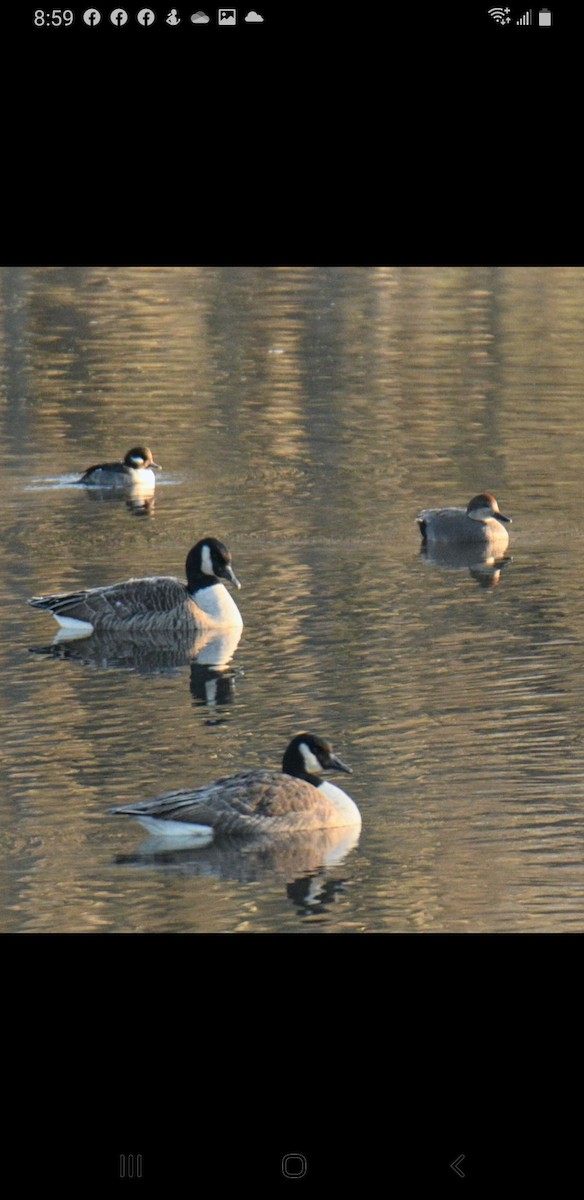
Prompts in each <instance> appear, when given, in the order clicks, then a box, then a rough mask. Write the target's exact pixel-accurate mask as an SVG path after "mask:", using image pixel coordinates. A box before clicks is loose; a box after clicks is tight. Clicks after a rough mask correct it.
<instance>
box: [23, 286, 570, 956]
mask: <svg viewBox="0 0 584 1200" xmlns="http://www.w3.org/2000/svg"><path fill="white" fill-rule="evenodd" d="M583 326H584V270H582V269H580V268H544V267H542V268H505V269H494V268H428V269H421V268H410V269H407V268H399V269H393V268H390V267H383V268H347V269H344V268H305V269H300V268H281V269H280V268H247V269H242V268H237V269H229V268H225V267H223V268H200V269H196V268H190V267H189V268H177V267H172V268H164V267H156V268H154V267H153V268H139V267H131V268H122V267H118V268H111V269H107V268H105V267H96V268H69V269H59V268H36V269H33V268H26V269H14V268H13V269H4V270H2V272H0V414H1V417H0V419H1V428H2V445H3V450H4V466H3V530H2V533H3V536H2V543H1V547H0V604H1V608H2V617H3V637H2V641H1V643H0V666H1V671H0V680H1V682H0V686H1V688H2V699H3V703H2V726H3V729H2V743H1V744H2V756H3V766H2V774H3V787H2V797H1V801H0V845H1V873H2V897H3V898H2V910H1V914H0V927H1V928H2V930H4V931H6V932H18V933H26V932H42V933H49V932H51V933H52V932H83V933H87V932H115V933H128V932H130V933H138V932H204V933H219V932H235V931H244V932H249V933H254V932H256V933H259V932H269V933H274V932H295V933H298V932H305V933H326V932H329V933H337V932H352V933H368V932H375V933H379V932H410V933H412V932H420V933H433V932H447V931H448V932H491V931H506V932H528V931H529V932H532V931H533V932H560V931H570V930H571V931H576V930H582V929H584V865H583V861H584V855H583V846H584V786H583V785H584V745H583V733H582V731H583V729H584V669H583V667H584V661H583V660H584V651H583V638H582V629H583V619H584V588H583V567H582V559H583V553H582V551H583V548H584V527H583V523H582V452H583V448H584V405H583V404H582V395H583V393H584V349H583V347H584V328H583ZM140 443H143V444H146V445H148V446H150V447H151V448H152V451H153V454H154V457H155V459H156V461H157V462H159V463H160V464H161V466H162V471H161V472H160V473H159V477H158V480H157V488H156V493H155V499H154V501H152V499H151V498H148V499H147V500H146V501H142V500H141V498H138V499H137V500H134V502H132V501H130V502H128V503H127V502H126V500H125V499H123V498H122V499H119V498H114V499H111V498H110V499H107V498H105V497H104V496H103V495H96V496H91V495H88V494H87V493H86V491H85V490H84V489H80V488H77V487H75V486H73V482H72V481H73V480H74V479H76V478H77V477H78V476H79V474H80V473H82V471H83V470H85V468H86V467H88V466H89V465H91V464H93V463H95V462H99V461H104V460H111V459H116V458H121V457H123V455H124V454H125V453H126V451H127V450H128V448H129V447H130V446H134V445H137V444H140ZM485 489H487V490H490V491H491V492H493V493H494V494H495V495H496V497H497V499H498V500H499V503H500V505H501V509H502V511H503V512H505V513H507V514H508V515H510V516H511V517H512V518H513V524H512V525H511V526H510V546H509V550H508V552H507V555H506V556H505V561H503V562H502V563H500V564H498V565H493V564H489V563H487V564H485V563H479V564H476V563H473V562H472V561H471V562H468V561H462V562H456V561H444V560H442V561H435V560H433V559H431V558H428V557H427V556H424V555H423V554H421V553H420V538H419V533H418V529H417V526H416V522H415V518H416V515H417V513H418V512H419V510H420V509H421V508H422V507H428V506H434V505H444V504H464V505H465V504H466V503H467V502H468V500H469V499H470V498H471V497H472V496H473V495H475V494H476V493H477V492H479V491H483V490H485ZM206 534H214V535H216V536H218V537H221V538H222V539H223V540H224V541H226V543H227V544H228V546H229V547H230V549H231V551H232V554H233V564H234V569H235V572H236V574H237V576H238V578H239V579H240V581H241V584H242V587H241V591H240V592H238V593H237V604H238V606H239V608H240V610H241V613H242V616H243V621H244V629H243V633H242V635H241V639H240V641H239V643H238V644H237V645H235V646H232V647H229V648H227V651H226V653H225V655H224V661H223V662H222V663H221V666H220V667H218V666H217V662H216V660H213V659H212V656H211V659H210V660H207V661H205V658H204V656H197V657H194V658H193V656H192V655H191V654H190V653H189V652H188V651H187V652H185V649H184V648H183V647H180V646H179V647H176V646H168V645H162V646H153V645H145V646H140V647H132V646H126V645H122V646H120V645H119V644H118V645H113V646H112V645H108V644H104V643H103V642H95V641H94V639H93V638H90V639H83V640H81V641H75V642H71V641H68V642H61V643H57V644H55V643H54V637H55V634H56V632H57V626H56V624H55V622H54V621H53V619H52V618H51V617H50V615H49V614H47V613H43V612H38V611H35V610H33V609H31V608H29V607H28V606H27V599H28V598H29V597H30V596H33V595H35V594H36V595H38V594H41V593H46V592H54V591H67V590H74V589H77V588H79V587H82V586H94V585H98V584H105V583H111V582H114V581H116V580H121V579H126V578H129V577H131V576H141V575H150V574H153V575H159V574H171V575H177V576H179V577H181V578H183V577H184V561H185V558H186V554H187V552H188V550H189V549H190V548H191V546H192V545H193V544H194V543H195V542H196V541H197V540H198V539H199V538H200V537H202V536H204V535H206ZM301 729H309V730H314V731H315V732H319V733H321V734H323V735H324V736H326V737H328V738H329V739H330V740H331V741H332V743H333V745H334V747H335V750H336V751H337V752H338V753H339V754H340V756H341V757H342V758H343V759H344V760H345V761H347V762H348V763H349V764H350V765H351V767H352V768H353V774H352V776H351V777H350V780H349V777H348V776H343V777H342V780H343V786H345V787H346V788H347V790H348V791H350V794H351V795H352V796H353V798H354V800H355V801H356V803H357V804H358V806H359V808H360V810H361V813H362V817H363V827H362V830H361V833H360V836H358V837H357V836H355V837H352V838H351V837H347V838H346V841H342V840H341V842H340V843H339V844H336V845H335V846H334V847H331V845H328V844H327V845H323V842H322V839H320V840H316V841H315V840H314V839H309V840H307V841H303V840H302V839H301V840H300V844H298V845H294V846H290V845H288V844H276V845H274V846H273V847H271V848H270V851H269V852H266V851H264V852H263V853H262V854H254V853H253V852H249V853H238V852H233V850H230V851H222V850H221V848H220V847H217V846H212V847H208V848H207V849H206V850H196V849H192V848H182V849H181V848H176V847H174V848H170V847H169V848H168V849H166V850H164V849H160V847H157V846H156V845H152V840H151V839H148V837H147V835H146V832H145V830H143V829H142V828H141V827H140V826H139V825H138V824H137V823H136V822H134V821H132V820H130V819H128V818H120V817H118V818H116V817H112V816H110V815H109V814H108V812H107V810H108V808H109V807H110V806H111V805H114V804H118V803H121V802H127V803H132V802H137V801H138V800H141V799H149V798H154V797H155V796H157V795H159V794H160V793H162V792H164V791H168V790H171V789H174V788H179V787H187V786H192V787H198V786H202V785H203V784H205V783H207V782H211V781H213V780H214V779H216V778H219V777H220V776H223V775H227V774H231V773H234V772H236V771H239V770H241V769H249V768H252V767H255V766H258V767H259V766H268V767H275V768H279V766H280V763H281V757H282V753H283V750H284V748H285V746H286V745H287V743H288V741H289V740H290V738H291V737H292V736H293V734H294V733H296V732H298V731H299V730H301ZM338 778H339V777H337V779H338Z"/></svg>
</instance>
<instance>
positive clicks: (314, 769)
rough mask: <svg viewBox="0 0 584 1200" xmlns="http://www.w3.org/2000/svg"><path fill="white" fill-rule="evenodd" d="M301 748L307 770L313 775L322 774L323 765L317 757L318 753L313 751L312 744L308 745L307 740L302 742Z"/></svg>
mask: <svg viewBox="0 0 584 1200" xmlns="http://www.w3.org/2000/svg"><path fill="white" fill-rule="evenodd" d="M299 750H300V753H301V755H302V758H303V761H304V769H305V771H308V772H309V774H311V775H320V773H321V771H322V767H321V765H320V763H319V761H318V759H317V757H316V754H313V753H312V750H311V749H310V746H307V745H306V742H301V743H300V746H299Z"/></svg>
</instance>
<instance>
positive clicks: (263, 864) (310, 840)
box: [114, 825, 361, 913]
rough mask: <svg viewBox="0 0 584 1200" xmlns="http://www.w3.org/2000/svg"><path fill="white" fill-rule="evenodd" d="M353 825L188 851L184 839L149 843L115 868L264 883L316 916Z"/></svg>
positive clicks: (354, 834) (351, 841) (356, 832)
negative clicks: (281, 886) (276, 887)
mask: <svg viewBox="0 0 584 1200" xmlns="http://www.w3.org/2000/svg"><path fill="white" fill-rule="evenodd" d="M360 835H361V828H360V826H358V825H352V826H345V827H344V828H338V827H337V828H333V829H310V830H303V831H298V832H296V833H288V834H279V835H278V837H266V836H263V837H258V838H254V839H246V840H245V841H244V842H242V840H241V838H233V839H231V840H230V839H225V838H224V839H222V840H221V842H211V843H210V844H208V845H207V846H203V847H201V846H200V843H198V844H197V843H196V841H195V840H193V843H192V845H191V846H189V845H188V842H185V838H184V836H182V837H180V838H178V837H177V838H172V837H169V836H168V835H166V836H164V837H152V836H151V837H148V838H146V839H145V840H144V841H143V843H142V844H141V845H140V847H139V849H138V850H137V851H135V852H134V853H132V854H127V853H124V854H119V855H116V857H115V859H114V861H115V862H116V864H118V865H122V866H133V867H136V868H156V869H157V870H160V871H165V872H169V873H172V874H179V875H185V876H190V877H200V876H213V877H214V878H216V879H223V880H230V881H236V882H237V883H259V882H262V881H264V880H271V881H274V880H276V881H279V882H282V883H283V884H285V886H286V890H287V893H288V895H289V897H290V899H291V900H293V902H294V904H295V905H296V906H297V907H298V908H299V909H301V910H302V911H306V912H308V911H310V912H312V913H314V912H315V910H316V908H317V907H318V905H319V904H321V903H323V901H324V900H325V899H326V898H327V897H328V900H329V902H330V897H331V894H332V892H333V891H338V890H339V889H340V887H342V886H344V883H345V882H346V881H345V880H334V879H329V878H328V877H327V876H326V872H327V871H329V870H332V869H333V868H334V867H337V866H339V865H340V864H341V863H342V862H344V861H345V859H346V858H347V856H348V855H349V854H350V852H351V851H352V850H354V849H355V847H356V846H357V844H358V842H359V838H360Z"/></svg>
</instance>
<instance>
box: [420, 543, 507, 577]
mask: <svg viewBox="0 0 584 1200" xmlns="http://www.w3.org/2000/svg"><path fill="white" fill-rule="evenodd" d="M420 556H421V558H422V560H423V561H424V562H425V563H427V565H428V566H431V567H442V569H443V570H447V571H462V570H468V572H469V574H470V575H471V577H472V578H473V579H474V580H475V581H476V582H477V583H478V585H479V587H482V588H494V587H497V585H498V584H499V582H500V579H501V571H502V570H503V568H504V567H506V566H507V565H508V564H509V563H510V562H512V561H513V558H512V556H511V555H509V554H503V555H496V554H493V552H492V550H491V549H490V548H489V547H488V546H475V545H470V544H466V545H459V546H450V545H445V544H444V543H439V542H434V543H424V544H423V545H422V547H421V549H420Z"/></svg>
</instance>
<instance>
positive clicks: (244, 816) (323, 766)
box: [109, 733, 361, 845]
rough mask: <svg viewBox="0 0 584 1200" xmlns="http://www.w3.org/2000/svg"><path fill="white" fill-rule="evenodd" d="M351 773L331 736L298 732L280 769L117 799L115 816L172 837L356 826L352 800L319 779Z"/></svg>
mask: <svg viewBox="0 0 584 1200" xmlns="http://www.w3.org/2000/svg"><path fill="white" fill-rule="evenodd" d="M331 770H336V771H345V772H346V773H347V774H352V770H351V767H348V766H347V765H346V764H345V763H344V762H342V761H341V759H340V758H339V757H338V755H336V754H334V752H333V748H332V746H331V744H330V742H327V741H326V740H325V739H324V738H321V737H319V736H318V735H317V734H314V733H298V734H297V735H296V737H294V738H293V739H292V741H291V742H290V744H289V746H288V748H287V750H286V752H285V754H284V758H283V760H282V771H281V772H280V771H268V770H259V771H243V772H242V773H241V774H239V775H230V776H229V777H227V778H226V779H218V780H217V782H216V783H212V784H210V785H209V786H208V787H202V788H197V789H196V790H195V791H187V790H182V791H178V792H167V793H165V794H164V795H163V796H159V798H158V799H157V800H146V801H143V802H141V803H139V804H121V805H116V807H115V808H111V809H110V810H109V811H110V812H111V813H114V814H116V815H117V816H128V817H136V818H137V820H138V821H139V822H140V824H141V825H143V826H144V827H145V828H146V829H147V830H148V832H149V833H152V834H154V835H155V836H156V837H158V836H167V837H173V838H176V837H177V836H182V837H185V838H191V839H193V838H194V839H195V840H197V839H200V842H201V844H202V845H206V844H208V843H209V842H210V841H211V840H212V839H213V838H215V839H217V840H220V839H221V838H227V839H229V838H236V837H251V838H261V837H271V836H273V835H279V834H286V833H298V832H303V831H307V830H311V829H335V828H342V827H346V826H357V827H360V826H361V814H360V812H359V809H358V808H357V805H356V804H355V802H354V800H351V797H350V796H347V794H346V793H345V792H343V791H342V790H341V788H339V787H336V786H335V784H333V783H330V782H329V780H327V779H321V772H322V771H331Z"/></svg>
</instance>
